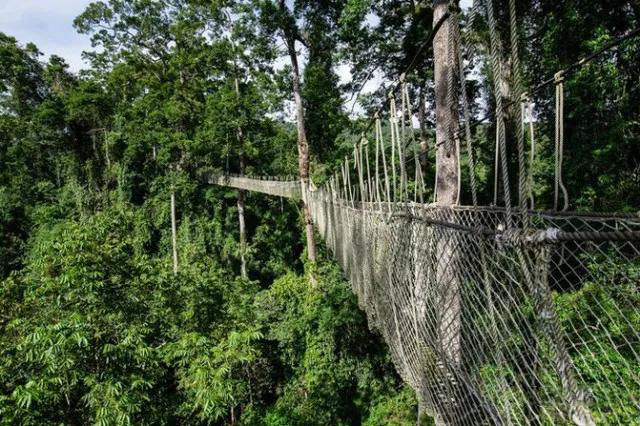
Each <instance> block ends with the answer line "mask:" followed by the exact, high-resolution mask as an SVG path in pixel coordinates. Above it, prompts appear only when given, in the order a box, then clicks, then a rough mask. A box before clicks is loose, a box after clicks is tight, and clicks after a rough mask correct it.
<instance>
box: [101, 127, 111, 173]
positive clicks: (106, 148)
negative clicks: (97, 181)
mask: <svg viewBox="0 0 640 426" xmlns="http://www.w3.org/2000/svg"><path fill="white" fill-rule="evenodd" d="M102 131H103V132H104V155H105V160H107V169H110V168H111V159H110V158H109V141H108V140H107V129H102Z"/></svg>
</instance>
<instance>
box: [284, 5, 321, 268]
mask: <svg viewBox="0 0 640 426" xmlns="http://www.w3.org/2000/svg"><path fill="white" fill-rule="evenodd" d="M280 9H281V10H282V12H283V13H286V14H287V15H288V11H287V10H286V5H285V4H284V0H281V1H280ZM283 32H284V41H285V44H286V45H287V50H288V52H289V58H290V60H291V78H292V80H293V97H294V100H295V104H296V122H297V129H298V174H299V176H300V184H301V185H302V204H303V212H304V223H305V234H306V237H307V256H308V257H309V261H310V262H311V263H312V264H315V263H316V242H315V236H314V234H313V220H312V218H311V210H310V209H309V203H308V199H307V195H308V194H307V192H308V190H309V144H308V142H307V134H306V131H305V124H304V106H303V104H302V89H301V85H300V68H299V66H298V54H297V52H296V46H295V43H296V37H295V33H294V31H293V29H292V28H290V27H288V26H286V24H285V27H284V28H283Z"/></svg>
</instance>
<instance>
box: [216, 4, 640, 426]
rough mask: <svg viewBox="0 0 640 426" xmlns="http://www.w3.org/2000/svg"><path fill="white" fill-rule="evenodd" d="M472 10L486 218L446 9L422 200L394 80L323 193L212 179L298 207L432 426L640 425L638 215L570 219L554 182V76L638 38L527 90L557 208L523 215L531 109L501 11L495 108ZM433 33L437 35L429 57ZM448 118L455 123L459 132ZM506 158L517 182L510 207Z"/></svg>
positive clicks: (405, 100) (405, 110)
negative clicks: (541, 131) (490, 135)
mask: <svg viewBox="0 0 640 426" xmlns="http://www.w3.org/2000/svg"><path fill="white" fill-rule="evenodd" d="M445 3H446V2H436V3H434V4H435V5H436V6H434V7H436V8H437V7H440V6H443V5H444V6H446V5H445ZM479 3H482V4H484V5H485V6H486V10H485V14H486V18H487V23H488V28H489V33H490V39H491V48H490V56H491V58H490V61H489V62H490V65H491V67H492V75H493V80H494V85H495V87H494V94H495V93H499V95H497V96H495V95H494V96H495V101H496V111H495V116H494V120H495V129H496V145H495V162H494V173H493V176H494V179H495V182H494V202H493V205H492V206H480V205H479V203H478V198H479V197H478V190H477V183H476V181H475V179H476V175H477V173H476V171H475V158H474V149H473V147H472V137H471V124H470V123H471V121H472V119H473V118H472V117H471V115H470V108H469V99H467V93H466V86H465V82H464V76H465V70H464V61H463V59H462V54H461V49H460V48H458V45H459V40H460V34H459V31H460V30H459V24H458V20H457V19H458V18H457V15H456V13H455V11H451V13H449V12H447V13H444V14H440V12H438V13H435V12H434V31H433V33H432V36H431V39H430V40H429V41H431V40H433V41H434V57H435V58H434V63H435V72H434V75H435V79H436V84H435V98H436V101H435V104H436V112H437V114H436V140H435V144H433V148H434V150H435V153H436V155H435V164H434V165H433V169H434V170H435V185H434V186H435V188H434V190H433V191H432V192H431V191H430V190H427V187H426V185H425V168H426V166H425V164H424V163H425V161H426V157H427V156H426V154H425V152H426V148H425V147H424V145H423V142H424V141H417V140H416V137H415V132H414V130H413V124H412V123H413V118H414V117H413V113H414V111H413V110H412V109H411V105H414V103H412V102H411V99H410V96H409V95H410V91H409V90H408V88H407V82H406V80H405V74H403V75H402V76H401V78H400V80H399V81H398V82H397V83H396V84H394V85H393V87H392V89H391V91H390V92H389V94H388V100H389V103H388V110H387V111H386V114H385V113H384V112H383V111H382V110H379V111H378V112H377V113H375V114H374V116H373V117H372V120H371V121H370V123H369V126H367V127H366V129H365V131H364V132H363V133H362V135H361V138H360V140H359V141H358V142H357V143H355V145H354V147H353V156H352V157H351V156H349V157H347V158H345V159H344V161H343V162H342V164H341V166H340V168H339V170H338V171H337V172H336V173H335V174H334V175H333V176H331V177H330V178H329V179H328V180H327V181H326V182H325V183H324V184H323V185H321V186H320V187H319V188H315V187H314V186H313V185H312V184H311V185H307V184H306V183H304V184H303V183H301V181H299V180H295V179H288V180H287V179H273V178H271V179H269V178H256V177H248V176H222V177H215V178H211V179H210V180H209V181H210V182H211V183H215V184H219V185H225V186H230V187H233V188H239V189H244V190H250V191H256V192H261V193H265V194H270V195H276V196H280V197H287V198H293V199H301V200H302V201H303V202H304V204H305V206H306V207H307V208H308V209H309V211H310V215H311V217H312V220H313V224H314V225H315V227H316V230H317V231H318V233H319V234H320V235H321V236H322V238H323V239H324V241H325V243H326V245H327V247H328V248H329V249H330V250H331V252H332V253H333V255H334V256H335V258H336V260H337V262H338V263H339V264H340V266H341V267H342V269H343V271H344V274H345V276H346V278H347V279H348V281H349V283H350V285H351V287H352V289H353V292H354V293H355V294H356V296H357V299H358V302H359V305H360V306H361V308H362V309H363V310H364V311H365V312H366V314H367V317H368V319H369V324H370V326H371V327H372V328H375V329H377V330H378V331H379V332H380V333H381V335H382V336H383V338H384V340H385V342H386V343H387V344H388V346H389V349H390V352H391V355H392V357H393V361H394V364H395V366H396V369H397V371H398V372H399V374H400V375H401V376H402V378H403V380H404V381H405V382H406V383H408V384H409V385H411V387H412V388H413V389H414V390H415V391H416V394H417V396H418V400H419V402H420V404H421V406H422V407H423V408H424V409H425V410H426V411H427V412H428V413H429V414H430V415H431V416H433V417H434V418H435V420H436V423H437V424H447V425H485V424H486V425H556V424H576V425H585V426H587V425H594V424H640V422H639V421H638V419H640V288H639V283H640V213H639V214H624V213H577V212H569V211H566V210H568V206H569V204H570V203H569V197H568V191H567V189H566V187H565V184H564V182H563V176H562V164H563V150H564V148H563V144H564V130H563V126H564V124H563V123H564V117H563V109H564V107H563V105H564V92H563V82H564V79H565V76H566V75H567V73H568V72H570V71H571V70H573V69H576V68H577V67H579V66H582V65H583V64H585V63H586V62H588V61H591V60H592V59H593V58H595V57H596V56H597V55H599V54H601V53H602V52H604V51H605V50H606V49H609V48H612V47H615V46H616V45H618V44H619V43H621V42H622V41H624V39H628V38H629V37H632V36H636V35H638V34H640V31H639V30H635V31H633V32H631V33H629V35H627V36H626V37H624V38H622V39H619V40H616V41H614V42H612V43H609V44H608V45H607V46H605V47H603V48H602V49H601V50H599V51H598V52H595V53H594V54H592V55H590V56H589V57H586V58H584V59H582V60H581V61H579V62H577V63H575V64H574V65H571V66H570V67H569V68H566V69H564V70H561V71H560V72H558V73H557V74H556V75H555V76H554V77H553V78H552V79H548V80H545V81H544V82H543V83H542V84H541V85H538V86H536V87H534V88H533V89H532V91H531V93H533V92H536V91H539V90H540V89H541V88H543V87H545V86H548V85H549V84H554V85H555V87H556V95H555V98H556V99H555V101H556V103H555V115H556V121H555V151H554V153H553V154H554V158H553V160H551V161H553V163H554V166H555V170H554V180H553V189H552V191H550V192H552V194H553V206H554V209H553V211H536V210H534V204H535V200H534V196H533V191H532V187H533V181H534V173H533V169H534V159H535V157H536V146H535V133H534V122H533V120H531V119H529V120H528V121H527V120H526V116H527V114H528V113H527V111H529V113H530V111H531V110H532V108H533V106H532V104H531V103H530V101H529V98H528V96H527V95H526V94H525V93H524V91H523V89H522V84H521V76H520V70H519V60H518V55H517V50H518V48H517V34H518V30H517V25H516V19H515V3H514V2H513V1H509V6H510V10H509V16H510V18H511V19H510V25H511V28H510V29H511V34H512V40H511V48H512V50H511V58H510V59H511V61H510V63H511V64H512V66H513V70H512V71H513V79H514V81H515V84H514V87H513V97H512V100H511V102H510V105H509V104H505V102H504V100H503V97H502V94H501V93H502V84H503V82H504V79H503V76H502V72H503V71H504V70H503V65H501V64H503V63H505V61H504V60H503V58H502V52H501V48H500V45H501V43H500V40H499V31H498V29H497V24H496V19H495V11H494V10H493V1H492V0H487V1H486V2H479ZM438 5H440V6H438ZM479 9H482V8H479ZM475 13H476V12H474V15H475ZM474 18H475V16H472V19H474ZM447 20H448V22H447V23H446V24H443V23H444V22H445V21H447ZM440 28H443V29H444V28H446V31H445V30H442V31H441V32H440V35H438V37H442V39H441V40H439V41H438V43H439V44H438V48H436V44H437V43H436V40H435V39H434V34H435V33H436V32H438V30H439V29H440ZM443 40H445V41H446V43H442V41H443ZM423 47H424V46H423ZM443 58H445V59H443ZM443 61H447V65H448V66H447V67H443V66H442V62H443ZM412 63H413V62H412ZM455 87H459V88H458V89H457V90H454V88H455ZM531 93H530V94H531ZM514 104H515V106H516V110H518V109H519V110H520V111H521V116H520V119H519V120H518V119H516V120H514V121H516V122H515V123H513V124H514V126H513V127H515V128H516V131H515V136H514V140H515V143H514V146H515V148H516V149H515V150H514V151H515V152H514V153H510V151H509V150H507V134H506V133H507V132H506V130H505V129H506V124H505V120H506V118H505V117H506V116H507V114H506V112H505V111H506V108H508V107H512V108H513V106H514ZM518 107H519V108H518ZM452 111H461V112H462V117H461V118H462V121H463V124H462V125H461V123H459V122H458V117H457V114H455V113H453V112H452ZM516 115H517V114H516ZM383 120H384V121H385V124H386V126H384V127H383V124H382V122H383ZM525 123H527V124H528V127H529V128H528V129H527V130H528V131H527V132H525V127H526V126H525ZM461 142H464V145H463V144H461ZM463 146H464V148H465V152H464V153H463V149H462V147H463ZM527 148H528V152H526V151H527ZM463 155H465V156H466V158H465V160H466V161H463V160H462V156H463ZM509 156H511V157H515V158H511V159H509ZM527 159H528V161H527ZM514 160H515V161H514ZM510 161H511V163H512V164H513V163H516V164H517V168H518V173H517V177H518V180H517V196H518V199H517V205H513V203H512V199H511V182H510V177H509V173H510V170H509V169H510ZM462 164H465V165H466V166H467V167H468V168H469V173H468V176H469V189H470V197H469V198H470V199H471V200H472V205H471V206H461V205H460V204H461V203H460V194H461V176H462V173H461V165H462ZM511 167H513V166H511ZM500 180H501V182H500ZM500 189H501V190H502V196H501V197H499V192H500V191H499V190H500ZM427 197H429V198H430V197H433V199H434V203H429V202H428V201H427ZM499 202H500V203H501V204H502V205H503V206H502V207H496V206H497V205H498V204H499Z"/></svg>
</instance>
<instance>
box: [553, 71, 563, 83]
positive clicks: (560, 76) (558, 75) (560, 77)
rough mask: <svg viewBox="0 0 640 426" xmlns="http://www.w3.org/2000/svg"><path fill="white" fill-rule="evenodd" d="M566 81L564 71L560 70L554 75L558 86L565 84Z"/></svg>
mask: <svg viewBox="0 0 640 426" xmlns="http://www.w3.org/2000/svg"><path fill="white" fill-rule="evenodd" d="M564 79H565V71H564V70H560V71H558V72H557V73H555V74H554V75H553V81H555V83H556V84H560V83H564Z"/></svg>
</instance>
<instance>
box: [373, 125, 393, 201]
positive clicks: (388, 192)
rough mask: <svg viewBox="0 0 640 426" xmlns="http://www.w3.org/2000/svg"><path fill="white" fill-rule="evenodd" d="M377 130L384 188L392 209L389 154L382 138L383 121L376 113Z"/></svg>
mask: <svg viewBox="0 0 640 426" xmlns="http://www.w3.org/2000/svg"><path fill="white" fill-rule="evenodd" d="M376 132H377V134H378V136H379V141H380V152H381V154H382V170H383V172H384V189H385V193H386V194H385V195H386V197H387V198H386V201H387V204H388V206H389V209H391V185H390V184H389V174H388V173H387V156H386V154H385V153H384V143H383V140H382V123H381V122H380V118H379V117H378V116H377V115H376Z"/></svg>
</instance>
